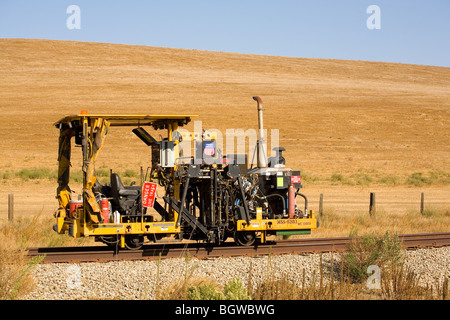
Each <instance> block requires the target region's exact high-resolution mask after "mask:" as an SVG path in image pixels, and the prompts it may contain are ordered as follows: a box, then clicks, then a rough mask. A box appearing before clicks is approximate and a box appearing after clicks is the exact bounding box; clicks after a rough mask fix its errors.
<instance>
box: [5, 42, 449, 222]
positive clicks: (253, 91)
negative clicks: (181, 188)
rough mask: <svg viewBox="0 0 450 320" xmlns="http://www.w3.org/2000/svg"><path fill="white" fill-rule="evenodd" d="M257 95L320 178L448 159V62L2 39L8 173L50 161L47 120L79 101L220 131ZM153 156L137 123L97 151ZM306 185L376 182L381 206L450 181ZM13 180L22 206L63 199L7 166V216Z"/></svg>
mask: <svg viewBox="0 0 450 320" xmlns="http://www.w3.org/2000/svg"><path fill="white" fill-rule="evenodd" d="M254 95H259V96H260V97H261V98H262V100H263V105H264V109H265V111H264V112H265V113H264V126H265V128H267V129H269V130H272V129H278V130H279V132H280V145H281V146H283V147H285V148H286V151H285V152H284V156H285V158H286V160H287V165H288V167H291V168H293V169H300V170H302V172H303V173H306V174H308V175H311V176H316V177H321V178H322V179H326V178H327V177H330V176H331V175H332V174H343V175H348V174H352V173H355V172H357V171H361V170H364V172H376V173H377V175H379V176H395V177H400V178H401V179H404V178H405V177H407V176H408V175H411V174H412V173H414V172H424V173H427V172H430V171H443V172H449V171H450V170H449V169H450V143H449V142H450V68H444V67H430V66H420V65H406V64H393V63H381V62H366V61H345V60H327V59H303V58H285V57H274V56H263V55H244V54H234V53H224V52H208V51H198V50H183V49H169V48H156V47H147V46H130V45H117V44H104V43H81V42H70V41H51V40H23V39H0V113H1V120H0V147H1V150H2V153H1V155H2V156H1V157H0V174H2V173H5V172H9V173H10V174H12V175H13V174H14V172H17V171H19V170H21V169H24V168H51V169H52V170H55V169H56V166H57V162H56V160H57V148H58V145H57V143H58V130H57V129H55V128H54V127H53V126H52V124H53V123H54V122H56V121H57V120H58V119H60V118H62V117H63V116H65V115H69V114H77V113H79V112H80V111H81V110H88V111H89V112H90V113H115V114H133V113H137V114H195V115H198V116H199V117H198V119H199V120H201V121H202V125H203V128H206V129H209V128H215V129H219V130H221V131H222V132H225V130H226V129H228V128H234V129H238V128H241V129H244V130H247V129H249V128H253V129H256V128H257V113H256V103H255V101H253V100H252V96H254ZM187 129H190V130H192V124H190V125H189V126H188V127H187ZM269 143H270V141H269ZM78 153H79V150H78V149H76V150H75V151H74V154H78ZM77 156H78V155H75V156H74V161H73V162H74V168H77V167H76V165H75V164H76V162H77ZM78 157H79V156H78ZM149 161H150V154H149V152H148V149H146V148H145V146H143V143H142V142H141V141H140V140H139V139H137V138H136V137H135V136H134V135H133V134H132V133H131V132H125V134H124V135H121V134H120V132H117V134H116V133H114V132H112V134H111V135H110V136H108V138H107V144H106V145H105V148H104V149H103V151H102V154H101V155H100V157H99V162H100V163H102V165H104V166H105V167H106V168H121V169H122V170H123V169H125V168H127V167H129V168H132V169H133V170H135V171H137V170H138V168H139V166H146V165H148V163H149ZM77 169H78V168H77ZM0 178H1V177H0ZM303 192H304V193H305V194H306V195H308V196H309V197H310V208H311V209H315V210H317V209H318V198H319V195H320V193H323V194H324V205H325V206H328V207H332V208H334V209H335V210H336V211H342V212H347V211H349V212H350V211H358V210H361V211H367V210H368V202H369V193H370V192H376V194H377V205H378V206H379V207H380V208H384V209H385V210H396V211H398V212H401V211H405V210H408V209H410V208H418V206H419V202H420V192H425V197H426V198H425V200H426V201H428V202H429V203H434V204H436V205H438V206H447V207H448V206H449V205H450V197H449V195H450V187H449V186H448V185H436V186H430V187H421V188H412V187H409V186H404V185H400V186H384V185H381V186H378V185H373V186H372V185H369V186H333V185H331V184H330V185H327V184H324V183H321V184H318V185H316V184H311V185H309V186H307V185H305V188H304V189H303ZM10 193H13V194H14V195H15V211H16V214H17V215H21V214H27V215H28V214H37V213H39V212H41V211H42V214H43V215H49V214H52V213H53V211H54V210H55V209H56V205H57V202H56V199H55V195H56V183H52V182H50V181H47V180H45V179H44V180H40V181H39V183H37V182H36V181H32V180H30V181H28V182H23V181H18V180H17V179H11V181H10V180H8V179H3V181H0V219H1V218H4V217H6V215H7V195H8V194H10Z"/></svg>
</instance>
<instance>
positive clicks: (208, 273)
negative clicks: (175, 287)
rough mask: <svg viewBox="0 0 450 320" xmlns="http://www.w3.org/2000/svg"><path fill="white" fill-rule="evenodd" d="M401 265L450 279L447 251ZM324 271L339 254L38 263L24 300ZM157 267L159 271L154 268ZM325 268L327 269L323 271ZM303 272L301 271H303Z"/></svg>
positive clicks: (149, 294) (408, 255)
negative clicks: (32, 286)
mask: <svg viewBox="0 0 450 320" xmlns="http://www.w3.org/2000/svg"><path fill="white" fill-rule="evenodd" d="M404 258H405V259H404V260H405V265H406V266H407V267H409V268H411V270H413V271H414V272H415V273H416V274H418V275H420V283H421V284H422V285H424V286H425V285H427V284H428V285H434V284H435V283H436V279H443V278H444V277H445V276H449V275H450V247H443V248H432V249H417V250H408V251H404ZM321 259H322V267H323V269H324V270H329V266H331V261H332V260H333V263H334V264H335V265H337V264H339V261H340V255H339V254H336V253H335V254H331V253H326V254H322V255H319V254H310V255H277V256H269V257H268V256H262V257H234V258H215V259H203V260H199V259H195V258H190V259H186V258H185V257H180V258H175V259H165V260H161V261H159V262H158V261H112V262H107V263H75V264H68V263H54V264H40V265H38V266H37V267H36V268H35V269H34V270H33V276H34V279H35V284H36V287H35V289H34V291H33V292H31V293H30V294H28V295H27V296H25V297H23V299H38V300H79V299H126V300H136V299H154V296H155V292H156V288H157V286H156V282H157V277H158V269H159V283H160V285H159V290H164V289H166V288H167V286H168V285H169V284H173V283H174V282H177V281H183V279H184V277H185V274H186V271H187V272H188V274H189V275H190V277H191V278H196V279H199V280H202V279H203V280H208V279H209V280H213V281H214V282H216V283H217V284H218V285H225V284H226V283H228V282H229V281H230V280H232V279H233V278H239V279H240V280H241V281H242V282H243V283H244V285H245V286H246V285H247V282H248V278H249V270H251V274H252V278H251V279H252V284H253V286H255V285H256V284H257V283H258V282H260V281H262V280H264V279H266V277H267V275H268V274H271V275H272V276H275V277H284V278H286V277H287V279H288V280H291V281H293V282H296V283H301V282H302V279H303V273H304V274H305V280H306V281H305V282H306V283H310V282H311V280H312V277H313V274H314V271H315V273H316V275H318V273H319V269H320V261H321ZM158 263H159V264H160V265H159V268H158ZM327 267H328V269H327ZM303 270H304V271H303Z"/></svg>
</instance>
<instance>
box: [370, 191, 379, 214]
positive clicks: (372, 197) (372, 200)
mask: <svg viewBox="0 0 450 320" xmlns="http://www.w3.org/2000/svg"><path fill="white" fill-rule="evenodd" d="M376 211H377V208H376V202H375V192H371V193H370V204H369V214H370V215H371V216H373V215H375V213H376Z"/></svg>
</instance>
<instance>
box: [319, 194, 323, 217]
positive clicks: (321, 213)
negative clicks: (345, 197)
mask: <svg viewBox="0 0 450 320" xmlns="http://www.w3.org/2000/svg"><path fill="white" fill-rule="evenodd" d="M322 216H323V193H321V194H320V198H319V217H321V218H322Z"/></svg>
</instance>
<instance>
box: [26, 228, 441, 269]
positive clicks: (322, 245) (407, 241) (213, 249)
mask: <svg viewBox="0 0 450 320" xmlns="http://www.w3.org/2000/svg"><path fill="white" fill-rule="evenodd" d="M398 237H399V240H400V242H401V244H402V248H403V249H411V248H425V247H441V246H449V245H450V232H445V233H422V234H405V235H399V236H398ZM353 239H355V238H351V237H339V238H311V239H292V240H278V241H276V242H275V241H271V242H267V243H265V244H257V245H254V246H248V247H243V246H237V245H236V244H234V243H232V242H231V243H229V244H228V243H226V244H225V245H222V246H212V245H206V244H203V243H181V242H178V243H173V242H167V243H157V244H152V245H146V246H144V247H143V248H142V249H140V250H121V249H117V248H110V247H107V246H100V245H99V246H86V247H44V248H28V249H27V250H28V255H29V256H30V257H33V256H39V255H44V256H45V257H44V259H43V261H42V262H41V263H58V262H59V263H62V262H64V263H74V262H108V261H122V260H156V259H159V258H161V259H167V258H183V257H185V256H186V255H189V256H190V257H195V258H199V259H204V258H218V257H235V256H258V255H268V254H273V255H278V254H309V253H321V252H343V251H345V250H347V248H348V246H349V244H350V243H351V241H352V240H353Z"/></svg>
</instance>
